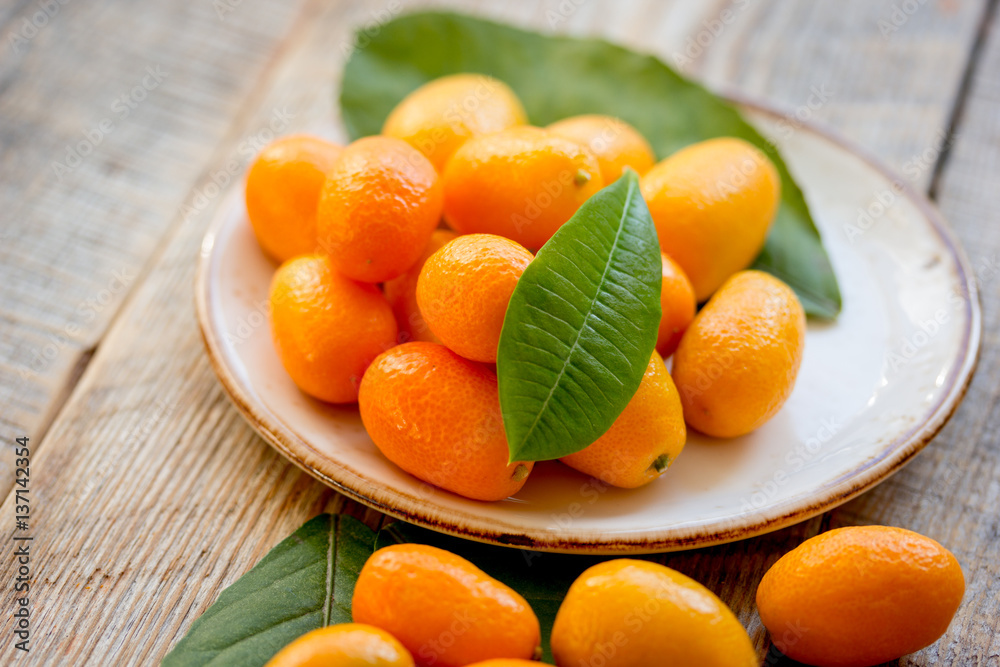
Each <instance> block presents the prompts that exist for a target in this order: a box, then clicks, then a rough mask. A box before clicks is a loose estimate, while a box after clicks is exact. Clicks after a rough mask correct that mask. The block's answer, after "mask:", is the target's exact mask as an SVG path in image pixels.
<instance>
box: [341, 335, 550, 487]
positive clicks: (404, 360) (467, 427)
mask: <svg viewBox="0 0 1000 667" xmlns="http://www.w3.org/2000/svg"><path fill="white" fill-rule="evenodd" d="M358 403H359V407H360V409H361V420H362V421H363V422H364V425H365V428H366V429H367V430H368V435H369V436H371V439H372V440H373V441H374V442H375V445H376V446H377V447H378V448H379V450H380V451H381V452H382V454H384V455H385V457H386V458H387V459H389V460H390V461H392V462H393V463H395V464H396V465H398V466H399V467H400V468H402V469H403V470H405V471H406V472H408V473H410V474H411V475H413V476H414V477H417V478H419V479H422V480H423V481H425V482H428V483H429V484H433V485H435V486H439V487H441V488H443V489H447V490H448V491H451V492H452V493H457V494H459V495H462V496H465V497H466V498H472V499H474V500H502V499H504V498H506V497H508V496H511V495H513V494H515V493H517V492H518V491H519V490H520V489H521V487H522V486H524V481H525V479H526V478H527V476H528V473H529V472H531V468H532V465H533V464H532V463H531V462H519V461H515V462H513V463H510V464H508V463H507V457H508V448H507V436H506V435H505V433H504V429H503V418H502V416H501V413H500V396H499V392H498V390H497V377H496V373H494V372H493V370H492V369H490V368H489V367H487V366H485V365H482V364H479V363H476V362H474V361H469V360H468V359H465V358H463V357H460V356H459V355H457V354H455V353H454V352H452V351H451V350H449V349H448V348H446V347H445V346H443V345H438V344H436V343H424V342H412V343H404V344H403V345H400V346H398V347H395V348H393V349H391V350H389V351H388V352H386V353H384V354H382V355H381V356H379V357H378V358H377V359H376V360H375V361H374V362H372V364H371V366H369V368H368V371H367V372H366V373H365V376H364V378H363V379H362V381H361V392H360V395H359V398H358Z"/></svg>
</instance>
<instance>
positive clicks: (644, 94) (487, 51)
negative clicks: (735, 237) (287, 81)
mask: <svg viewBox="0 0 1000 667" xmlns="http://www.w3.org/2000/svg"><path fill="white" fill-rule="evenodd" d="M358 43H359V44H362V45H363V46H361V47H359V48H358V49H356V50H355V51H354V53H353V54H352V56H351V58H350V60H349V61H348V63H347V66H346V68H345V70H344V78H343V83H342V86H341V95H340V103H341V108H342V112H343V118H344V123H345V124H346V126H347V130H348V132H349V134H350V135H351V137H353V138H357V137H360V136H364V135H368V134H378V132H379V131H380V130H381V128H382V123H383V121H384V120H385V118H386V116H388V114H389V111H391V110H392V108H393V107H394V106H395V105H396V104H397V103H398V102H399V101H400V100H401V99H402V98H403V97H404V96H406V94H407V93H409V92H411V91H412V90H414V89H416V88H417V87H419V86H420V85H422V84H424V83H426V82H427V81H430V80H431V79H435V78H437V77H440V76H443V75H445V74H454V73H457V72H480V73H484V74H489V75H492V76H494V77H496V78H498V79H501V80H503V81H505V82H506V83H507V84H509V85H510V86H511V88H513V89H514V91H515V92H516V93H517V94H518V95H519V96H520V98H521V101H522V102H524V106H525V109H526V110H527V112H528V117H529V119H530V120H531V122H532V123H534V124H536V125H548V124H549V123H552V122H554V121H556V120H559V119H561V118H565V117H567V116H573V115H576V114H581V113H601V114H608V115H612V116H617V117H619V118H622V119H623V120H626V121H628V122H629V123H631V124H632V125H634V126H635V127H636V128H638V130H639V131H640V132H642V134H643V135H645V136H646V138H647V139H648V140H649V141H650V143H651V144H652V146H653V148H654V150H655V151H656V153H657V155H658V156H659V157H660V158H663V157H666V156H667V155H670V154H671V153H673V152H674V151H676V150H677V149H679V148H682V147H684V146H686V145H688V144H691V143H694V142H697V141H702V140H704V139H709V138H712V137H718V136H735V137H741V138H743V139H746V140H747V141H750V142H751V143H753V144H756V145H757V146H759V147H760V148H761V149H763V150H764V151H765V152H767V153H768V154H769V156H770V157H771V159H772V160H773V161H774V163H775V165H776V166H777V167H778V171H779V172H780V173H781V184H782V203H781V208H780V210H779V212H778V217H777V219H776V220H775V224H774V226H773V228H772V231H771V234H770V236H769V237H768V239H767V245H766V246H765V248H764V251H763V252H762V253H761V255H760V257H759V258H758V259H757V262H756V266H757V268H760V269H763V270H765V271H769V272H771V273H773V274H775V275H777V276H778V277H780V278H781V279H782V280H784V281H785V282H787V283H788V284H789V285H791V286H792V287H793V288H794V289H795V291H796V292H797V293H798V295H799V297H800V298H801V300H802V304H803V306H804V307H805V309H806V312H808V313H809V314H810V315H815V316H820V317H826V318H832V317H835V316H836V315H837V313H838V312H839V311H840V291H839V289H838V287H837V281H836V278H835V277H834V274H833V269H832V268H831V266H830V261H829V259H828V258H827V256H826V252H825V251H824V250H823V245H822V243H821V241H820V237H819V233H818V232H817V230H816V227H815V225H814V224H813V221H812V217H811V216H810V214H809V208H808V206H807V205H806V202H805V200H804V198H803V196H802V192H801V190H800V189H799V187H798V186H797V185H796V184H795V181H794V180H793V179H792V177H791V175H790V174H789V172H788V169H787V167H786V166H785V163H784V161H783V160H782V159H781V156H780V155H779V154H778V153H777V151H776V150H775V149H774V146H772V145H771V144H770V143H769V142H768V141H767V140H766V139H765V138H764V137H762V136H761V135H760V134H759V133H758V132H757V131H756V130H755V129H754V128H753V127H752V126H751V125H749V124H748V123H747V122H746V121H745V120H744V119H743V118H742V116H741V115H740V113H739V111H738V110H737V109H736V107H735V106H733V105H732V104H730V103H728V102H726V101H724V100H722V99H720V98H718V97H716V96H715V95H713V94H711V93H710V92H708V91H706V90H705V89H704V88H702V87H701V86H699V85H697V84H695V83H693V82H690V81H688V80H686V79H684V78H683V77H681V76H680V75H679V74H677V73H676V72H674V71H673V70H672V69H671V68H670V67H668V66H667V65H666V64H664V63H663V62H662V61H660V60H658V59H656V58H654V57H652V56H648V55H642V54H638V53H635V52H633V51H629V50H628V49H625V48H622V47H620V46H616V45H613V44H609V43H608V42H605V41H601V40H596V39H577V38H571V37H560V36H547V35H540V34H537V33H533V32H527V31H524V30H519V29H517V28H513V27H511V26H506V25H501V24H497V23H493V22H490V21H485V20H482V19H477V18H473V17H469V16H462V15H459V14H452V13H447V12H422V13H416V14H409V15H405V16H402V17H400V18H398V19H395V20H394V21H391V22H389V23H387V24H385V25H383V26H381V27H380V29H379V31H378V32H377V34H374V35H369V34H365V35H359V42H358Z"/></svg>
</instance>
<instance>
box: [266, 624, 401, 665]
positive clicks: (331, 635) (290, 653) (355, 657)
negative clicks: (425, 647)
mask: <svg viewBox="0 0 1000 667" xmlns="http://www.w3.org/2000/svg"><path fill="white" fill-rule="evenodd" d="M332 665H333V666H336V667H414V663H413V657H412V656H411V655H410V652H409V651H407V650H406V648H405V647H404V646H403V645H402V644H400V643H399V641H398V640H397V639H396V638H395V637H393V636H392V635H390V634H389V633H388V632H386V631H385V630H382V629H380V628H376V627H374V626H371V625H364V624H362V623H341V624H339V625H328V626H326V627H324V628H318V629H316V630H313V631H312V632H307V633H306V634H304V635H302V636H301V637H299V638H298V639H296V640H295V641H293V642H292V643H291V644H289V645H288V646H286V647H285V648H283V649H281V651H280V652H278V654H277V655H275V656H274V657H273V658H271V659H270V660H269V661H268V663H267V665H265V667H331V666H332Z"/></svg>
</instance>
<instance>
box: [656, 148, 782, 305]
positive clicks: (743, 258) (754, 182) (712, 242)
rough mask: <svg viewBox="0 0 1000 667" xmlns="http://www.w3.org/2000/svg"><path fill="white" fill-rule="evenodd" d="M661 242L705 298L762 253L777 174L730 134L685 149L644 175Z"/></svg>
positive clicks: (777, 187)
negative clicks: (729, 135)
mask: <svg viewBox="0 0 1000 667" xmlns="http://www.w3.org/2000/svg"><path fill="white" fill-rule="evenodd" d="M641 186H642V195H643V197H644V198H645V199H646V204H647V205H648V206H649V212H650V214H651V215H652V216H653V222H654V224H655V225H656V231H657V234H658V235H659V237H660V247H661V248H662V249H663V252H665V253H667V254H668V255H670V256H671V257H672V258H673V259H674V260H676V261H677V263H678V264H680V265H681V268H683V269H684V273H685V274H686V275H687V277H688V278H689V279H690V280H691V284H692V285H694V292H695V296H696V297H697V299H698V301H699V302H700V301H704V300H705V299H707V298H708V297H709V296H711V295H712V293H713V292H715V290H716V289H718V288H719V286H720V285H722V283H723V282H725V281H726V279H727V278H729V276H731V275H732V274H734V273H735V272H737V271H740V270H742V269H745V268H747V267H748V266H750V264H751V263H752V262H753V261H754V259H755V258H756V257H757V255H759V254H760V251H761V248H763V247H764V241H765V239H766V238H767V233H768V230H769V229H770V227H771V222H772V221H773V219H774V216H775V213H776V212H777V210H778V203H779V198H780V195H781V180H780V178H779V176H778V171H777V169H775V167H774V165H773V164H772V163H771V161H770V160H769V159H767V156H766V155H764V154H763V153H762V152H761V151H760V150H758V149H757V148H756V147H754V146H752V145H751V144H749V143H747V142H746V141H743V140H742V139H736V138H734V137H723V138H718V139H709V140H708V141H702V142H700V143H697V144H693V145H691V146H688V147H686V148H683V149H681V150H679V151H677V152H676V153H674V154H673V155H671V156H670V157H668V158H667V159H665V160H663V161H662V162H660V163H659V164H657V165H656V166H654V167H653V168H652V169H650V170H649V171H648V172H646V174H645V175H644V176H643V177H642V181H641Z"/></svg>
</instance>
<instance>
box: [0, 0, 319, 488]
mask: <svg viewBox="0 0 1000 667" xmlns="http://www.w3.org/2000/svg"><path fill="white" fill-rule="evenodd" d="M43 4H44V5H45V7H43V6H42V5H43ZM247 5H248V6H247V7H244V8H242V10H241V11H240V12H232V13H231V14H230V15H227V16H224V17H223V19H220V17H219V15H218V14H217V12H216V10H215V9H214V8H213V6H212V4H211V3H182V2H170V3H141V2H126V1H124V0H122V1H119V2H113V3H86V2H67V3H62V2H51V3H39V2H22V3H5V4H4V8H3V10H0V35H3V40H2V45H0V46H2V49H3V51H2V57H0V115H2V117H3V126H2V129H0V211H2V212H3V213H2V215H3V226H2V228H0V304H2V305H0V351H2V353H0V404H2V405H3V406H4V408H5V409H4V414H3V418H2V420H0V440H2V441H3V442H5V443H6V442H10V441H11V439H12V438H14V437H16V436H19V435H24V434H31V435H34V436H35V437H37V438H39V439H40V438H41V436H42V435H43V434H44V433H45V430H46V429H47V427H48V425H49V423H50V421H51V419H52V417H53V416H54V414H55V412H56V411H57V410H58V409H59V407H61V405H62V402H63V401H64V400H65V398H66V395H67V394H68V392H69V390H70V389H71V388H72V386H73V385H74V384H75V382H76V379H77V378H78V377H79V374H80V371H81V370H82V368H83V367H84V366H85V365H86V363H87V362H88V361H89V359H90V357H91V354H92V352H93V350H94V349H95V348H96V347H97V345H98V344H99V342H100V341H101V339H102V338H103V336H104V333H105V332H106V331H107V329H108V327H109V325H110V323H111V322H112V321H113V319H114V317H115V315H116V314H117V313H118V311H119V309H120V307H121V305H122V304H123V303H124V302H125V300H126V298H127V297H128V295H129V294H130V293H131V291H132V290H133V289H134V288H135V287H136V285H137V284H138V282H139V280H140V276H141V275H142V273H143V271H144V270H145V268H146V266H147V265H148V262H149V261H150V260H151V259H152V257H153V256H154V255H155V253H156V252H157V250H158V248H159V247H160V243H161V241H162V239H163V238H164V235H165V234H167V233H168V232H169V231H170V229H171V224H172V223H173V222H175V220H176V219H177V216H178V210H179V208H180V206H181V204H182V203H183V201H184V198H185V197H186V196H188V193H189V192H190V191H191V189H192V187H193V186H194V185H195V183H196V182H197V179H198V178H199V177H200V176H201V170H202V169H204V168H205V167H207V165H208V164H209V160H211V158H212V155H213V153H214V151H215V150H216V148H217V146H218V144H219V142H220V141H222V140H223V139H224V138H225V137H226V136H227V133H229V132H231V131H232V123H233V122H234V120H236V119H237V118H239V116H240V114H241V113H242V111H243V108H244V107H243V105H244V103H245V101H246V99H247V97H248V95H250V93H251V91H252V90H253V88H254V87H255V86H256V85H257V84H258V79H259V77H260V76H261V74H262V73H263V72H264V71H265V70H266V69H267V68H268V67H269V66H270V65H271V63H272V58H273V57H274V53H275V48H276V47H277V46H278V44H279V43H280V40H282V39H283V38H285V37H286V35H287V32H288V30H289V26H290V24H291V22H292V21H293V20H295V18H296V17H297V16H299V15H300V10H299V8H298V5H301V2H291V3H258V4H257V5H254V6H250V3H247ZM39 26H40V27H39ZM4 453H5V455H4V456H3V457H2V459H0V492H2V493H3V495H6V494H7V493H8V492H9V490H10V487H11V484H12V479H13V475H12V469H11V464H10V462H11V460H12V459H11V457H10V456H8V455H7V454H9V449H6V448H5V449H4Z"/></svg>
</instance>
